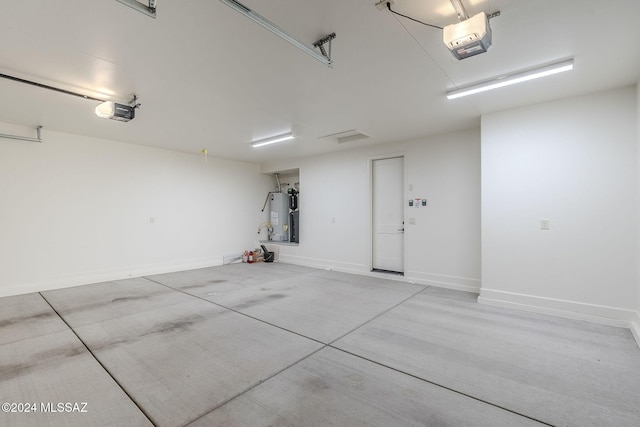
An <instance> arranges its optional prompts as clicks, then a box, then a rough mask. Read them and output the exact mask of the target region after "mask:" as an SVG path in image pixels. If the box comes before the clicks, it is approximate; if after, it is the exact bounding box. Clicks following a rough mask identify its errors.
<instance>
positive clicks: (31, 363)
mask: <svg viewBox="0 0 640 427" xmlns="http://www.w3.org/2000/svg"><path fill="white" fill-rule="evenodd" d="M475 300H476V297H475V295H473V294H468V293H464V292H456V291H450V290H444V289H439V288H433V287H424V286H419V285H412V284H407V283H402V282H398V281H392V280H385V279H380V278H371V277H362V276H354V275H348V274H343V273H337V272H331V271H324V270H315V269H310V268H304V267H298V266H293V265H286V264H253V265H247V264H232V265H227V266H221V267H214V268H206V269H200V270H193V271H186V272H179V273H171V274H164V275H158V276H152V277H146V278H137V279H130V280H122V281H116V282H108V283H99V284H95V285H87V286H80V287H75V288H69V289H62V290H57V291H49V292H42V293H39V294H38V293H36V294H28V295H20V296H15V297H7V298H2V299H0V402H9V403H15V404H16V405H14V406H13V409H15V410H23V411H24V410H25V405H24V404H26V403H28V404H29V409H31V412H30V413H25V412H9V413H5V412H1V413H0V425H2V426H88V425H91V426H151V425H156V426H186V425H188V426H271V425H273V426H328V425H334V426H414V425H415V426H510V427H512V426H529V425H554V426H581V427H583V426H616V427H619V426H638V425H640V349H639V348H638V346H637V345H636V343H635V341H634V340H633V337H632V335H631V333H630V332H629V331H628V330H626V329H620V328H615V327H608V326H602V325H596V324H590V323H585V322H580V321H573V320H566V319H560V318H555V317H548V316H543V315H536V314H531V313H526V312H520V311H513V310H507V309H502V308H496V307H489V306H482V305H478V304H477V303H476V302H475ZM58 403H70V404H71V405H70V406H67V407H66V408H65V407H64V405H63V408H62V411H60V410H59V409H60V408H59V407H58V406H57V404H58ZM74 403H78V404H79V405H78V406H75V407H74V405H73V404H74ZM84 403H86V406H83V404H84ZM18 404H20V405H21V406H20V407H18ZM33 404H35V406H31V405H33ZM34 408H35V411H34ZM52 408H53V409H56V410H57V412H53V411H52V410H51V409H52ZM3 409H5V406H3ZM10 409H11V408H10ZM69 409H70V410H71V412H65V410H69ZM82 409H84V412H78V411H81V410H82ZM45 410H48V412H44V411H45Z"/></svg>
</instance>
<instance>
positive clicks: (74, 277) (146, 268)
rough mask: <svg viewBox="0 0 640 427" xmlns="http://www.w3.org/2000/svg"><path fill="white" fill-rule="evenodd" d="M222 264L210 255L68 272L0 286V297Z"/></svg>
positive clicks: (221, 261) (218, 258)
mask: <svg viewBox="0 0 640 427" xmlns="http://www.w3.org/2000/svg"><path fill="white" fill-rule="evenodd" d="M222 264H223V257H222V256H219V257H211V258H203V259H197V260H185V261H180V262H166V263H157V264H147V265H138V266H131V267H128V268H122V269H113V270H101V271H89V272H80V273H73V274H68V275H65V276H62V277H58V278H54V279H51V280H44V281H34V282H27V283H22V284H20V285H15V286H7V287H0V297H7V296H13V295H22V294H30V293H33V292H41V291H51V290H55V289H64V288H71V287H74V286H81V285H88V284H91V283H100V282H109V281H112V280H123V279H131V278H134V277H143V276H151V275H154V274H164V273H173V272H176V271H185V270H194V269H197V268H206V267H214V266H218V265H222Z"/></svg>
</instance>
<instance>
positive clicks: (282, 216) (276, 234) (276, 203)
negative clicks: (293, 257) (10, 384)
mask: <svg viewBox="0 0 640 427" xmlns="http://www.w3.org/2000/svg"><path fill="white" fill-rule="evenodd" d="M269 222H270V223H271V227H272V228H273V232H272V233H271V240H273V241H276V242H287V241H289V195H288V194H286V193H271V198H270V199H269Z"/></svg>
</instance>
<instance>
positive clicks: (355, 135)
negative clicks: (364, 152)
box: [320, 129, 371, 144]
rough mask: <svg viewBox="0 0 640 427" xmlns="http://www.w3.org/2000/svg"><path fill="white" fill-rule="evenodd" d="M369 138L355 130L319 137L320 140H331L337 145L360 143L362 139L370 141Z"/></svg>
mask: <svg viewBox="0 0 640 427" xmlns="http://www.w3.org/2000/svg"><path fill="white" fill-rule="evenodd" d="M370 138H371V137H370V136H369V135H365V134H364V133H362V132H360V131H358V130H355V129H353V130H347V131H344V132H338V133H334V134H331V135H325V136H322V137H320V139H331V140H333V141H336V142H337V143H338V144H344V143H346V142H354V141H362V140H364V139H370Z"/></svg>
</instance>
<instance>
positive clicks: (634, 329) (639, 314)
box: [630, 311, 640, 347]
mask: <svg viewBox="0 0 640 427" xmlns="http://www.w3.org/2000/svg"><path fill="white" fill-rule="evenodd" d="M630 329H631V333H632V334H633V337H634V338H635V339H636V342H637V343H638V347H640V311H636V315H635V318H634V319H633V320H632V321H631V325H630Z"/></svg>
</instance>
